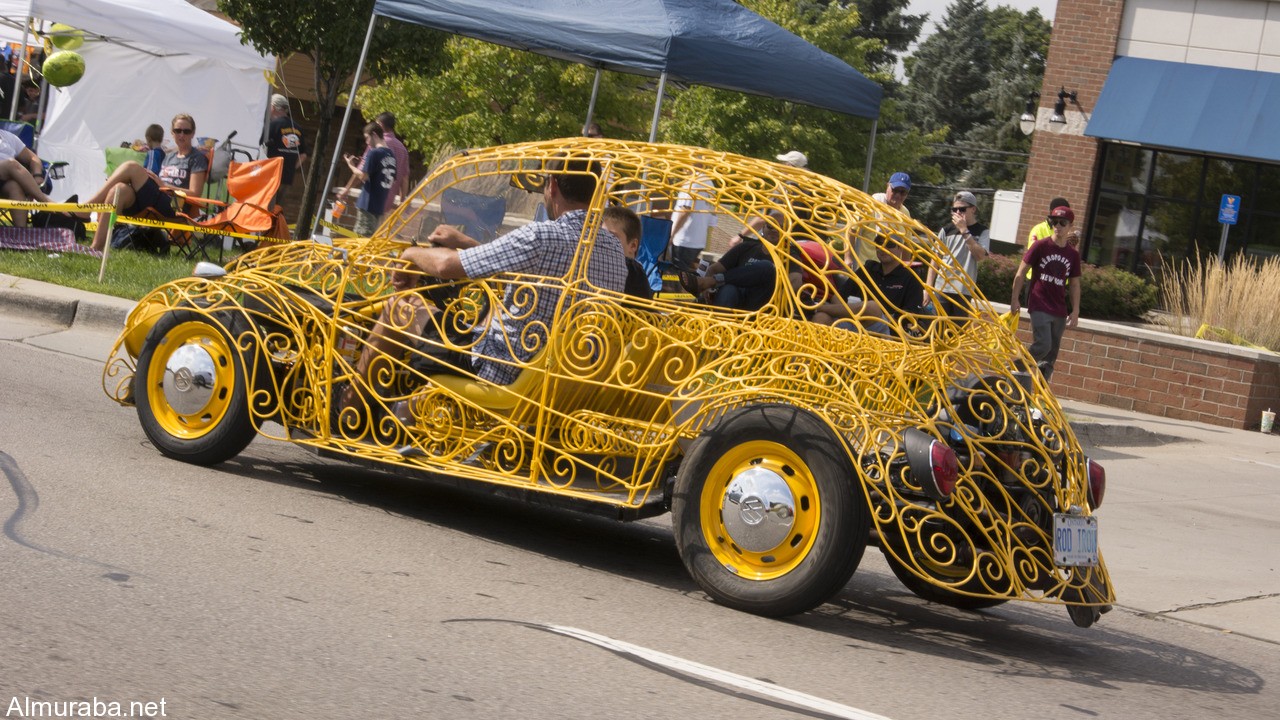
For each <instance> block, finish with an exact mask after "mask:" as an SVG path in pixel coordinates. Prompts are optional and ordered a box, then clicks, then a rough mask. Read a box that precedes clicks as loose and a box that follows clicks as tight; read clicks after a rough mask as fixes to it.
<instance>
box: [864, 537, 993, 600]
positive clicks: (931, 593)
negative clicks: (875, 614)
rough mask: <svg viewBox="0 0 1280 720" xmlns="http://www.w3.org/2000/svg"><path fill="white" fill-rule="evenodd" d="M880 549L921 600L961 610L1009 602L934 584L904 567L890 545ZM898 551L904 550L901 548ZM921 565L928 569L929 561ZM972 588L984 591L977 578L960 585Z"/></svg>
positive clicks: (937, 572)
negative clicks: (891, 550) (963, 592)
mask: <svg viewBox="0 0 1280 720" xmlns="http://www.w3.org/2000/svg"><path fill="white" fill-rule="evenodd" d="M880 550H881V553H882V554H883V555H884V559H885V562H887V563H889V569H890V570H892V571H893V574H894V576H896V577H897V578H898V580H899V581H900V582H901V583H902V584H903V586H905V587H906V588H907V589H908V590H910V591H911V594H912V595H915V596H916V597H918V598H920V599H921V600H928V601H929V602H934V603H938V604H939V605H946V606H947V607H953V608H957V609H959V610H985V609H986V608H993V607H995V606H997V605H1003V604H1005V603H1006V602H1009V601H1008V599H1007V598H992V597H975V596H973V595H962V594H960V593H958V592H955V591H952V590H950V589H948V588H944V587H939V586H937V585H934V584H933V583H931V582H929V581H928V580H926V579H924V578H922V577H920V576H919V575H917V574H915V572H913V571H911V570H909V569H907V568H906V567H904V566H903V564H902V561H901V560H899V559H898V558H897V557H895V556H894V555H893V553H891V552H890V551H889V548H888V547H885V546H884V545H881V547H880ZM898 552H904V551H903V550H901V549H899V550H898ZM920 565H921V566H922V567H924V568H925V569H926V571H928V569H927V568H928V563H927V562H925V561H921V562H920ZM931 574H932V575H934V576H936V577H937V578H938V579H939V580H940V581H942V582H949V581H952V580H951V579H949V578H947V577H946V576H945V575H944V574H943V572H942V571H941V570H938V571H935V572H932V573H931ZM970 588H972V590H971V591H972V592H981V591H982V585H981V584H980V583H979V582H978V581H977V580H976V579H974V580H970V581H968V582H966V583H964V584H963V585H961V586H960V589H963V590H968V589H970Z"/></svg>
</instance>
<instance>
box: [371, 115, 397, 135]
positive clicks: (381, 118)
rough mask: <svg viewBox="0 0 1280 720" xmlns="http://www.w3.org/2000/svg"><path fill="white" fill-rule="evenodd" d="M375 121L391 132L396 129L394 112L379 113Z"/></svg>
mask: <svg viewBox="0 0 1280 720" xmlns="http://www.w3.org/2000/svg"><path fill="white" fill-rule="evenodd" d="M373 121H374V122H376V123H378V124H379V125H381V126H382V129H383V130H386V131H387V132H389V133H393V132H395V131H396V116H395V115H393V114H392V113H389V112H384V113H382V114H380V115H378V117H376V118H374V120H373Z"/></svg>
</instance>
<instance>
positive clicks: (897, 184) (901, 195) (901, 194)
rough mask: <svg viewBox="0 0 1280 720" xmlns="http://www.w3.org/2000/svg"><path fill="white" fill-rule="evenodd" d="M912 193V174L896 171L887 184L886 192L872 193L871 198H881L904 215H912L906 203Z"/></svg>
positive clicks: (881, 200)
mask: <svg viewBox="0 0 1280 720" xmlns="http://www.w3.org/2000/svg"><path fill="white" fill-rule="evenodd" d="M910 194H911V176H910V175H908V174H906V173H904V172H896V173H894V174H892V175H890V176H889V184H888V185H886V186H885V188H884V192H882V193H876V194H874V195H872V196H871V199H872V200H879V201H880V202H882V203H884V204H885V205H888V206H889V207H891V208H893V209H894V210H897V211H898V212H900V213H902V214H903V215H906V216H907V217H911V211H910V210H908V209H907V206H906V204H905V203H906V202H907V196H908V195H910Z"/></svg>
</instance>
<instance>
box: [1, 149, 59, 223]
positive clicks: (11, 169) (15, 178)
mask: <svg viewBox="0 0 1280 720" xmlns="http://www.w3.org/2000/svg"><path fill="white" fill-rule="evenodd" d="M42 182H44V164H43V163H42V162H41V161H40V158H39V157H38V156H37V155H36V154H35V153H33V152H31V148H28V147H27V146H26V144H25V143H23V142H22V138H20V137H18V136H17V135H14V134H13V133H11V132H8V131H7V130H0V195H3V196H4V197H5V199H7V200H19V201H29V200H34V201H36V202H42V203H47V202H52V200H50V199H49V196H48V195H46V194H44V192H43V191H41V190H40V184H41V183H42ZM12 217H13V224H14V226H15V227H23V226H25V225H26V224H27V213H26V211H23V210H15V211H13V213H12Z"/></svg>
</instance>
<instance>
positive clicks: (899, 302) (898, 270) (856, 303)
mask: <svg viewBox="0 0 1280 720" xmlns="http://www.w3.org/2000/svg"><path fill="white" fill-rule="evenodd" d="M886 245H887V247H885V246H886ZM910 261H911V252H910V250H908V249H907V247H906V246H905V245H903V244H902V243H900V242H896V241H893V240H883V241H882V242H881V243H878V244H877V246H876V259H875V260H872V261H870V262H868V263H866V264H864V265H862V266H861V267H860V268H858V269H857V270H856V271H855V275H856V276H857V277H858V279H860V280H862V284H861V285H859V284H858V283H857V282H856V281H855V280H854V278H853V277H851V276H848V275H842V276H840V277H836V278H834V279H832V283H833V284H834V286H835V291H836V293H837V297H838V298H842V299H836V300H832V301H830V302H826V303H823V304H822V305H820V306H818V309H817V312H815V313H814V315H813V321H814V322H816V323H818V324H820V325H832V324H834V323H836V322H840V321H842V320H843V319H845V318H854V317H858V316H863V317H870V318H878V319H876V320H873V321H871V322H870V323H866V324H864V325H863V327H864V328H865V329H867V330H869V331H870V332H876V333H882V334H890V333H891V332H892V331H891V329H890V325H889V323H895V324H896V322H897V320H898V318H899V317H901V316H902V315H903V314H904V313H918V312H920V307H921V305H923V304H924V285H923V284H922V283H921V282H920V278H919V277H918V276H917V275H916V274H915V273H914V272H913V271H912V270H911V268H910V267H909V265H908V263H909V262H910ZM864 287H865V288H866V290H867V291H871V292H874V293H875V296H876V297H874V298H868V297H864V296H865V295H866V294H867V292H866V291H864V290H863V288H864Z"/></svg>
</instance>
